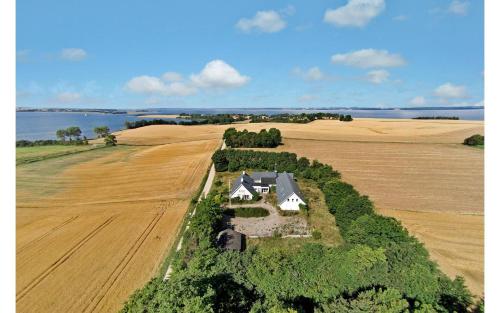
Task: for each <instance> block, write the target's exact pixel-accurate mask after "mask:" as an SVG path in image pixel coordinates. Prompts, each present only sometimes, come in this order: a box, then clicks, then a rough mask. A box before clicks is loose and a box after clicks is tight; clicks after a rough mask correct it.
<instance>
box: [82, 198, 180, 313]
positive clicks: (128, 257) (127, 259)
mask: <svg viewBox="0 0 500 313" xmlns="http://www.w3.org/2000/svg"><path fill="white" fill-rule="evenodd" d="M169 203H170V202H169ZM169 203H167V201H165V200H164V201H162V203H161V205H160V208H159V209H160V210H161V212H160V213H157V214H155V216H154V217H153V219H152V220H151V221H150V222H149V224H148V225H147V226H146V227H145V228H144V230H143V231H142V233H141V234H140V235H139V237H138V238H137V239H136V240H135V241H134V243H133V244H132V246H131V247H130V249H129V250H128V251H127V253H125V255H124V256H123V258H122V259H121V260H120V262H119V263H118V266H117V267H115V269H114V270H113V271H112V272H111V273H110V275H109V276H108V278H107V279H106V280H105V281H104V283H103V284H102V285H101V287H100V289H99V291H103V290H104V291H103V292H101V295H100V296H99V293H97V294H95V295H94V297H93V298H92V299H91V300H90V302H89V303H88V304H87V305H86V306H85V307H84V309H83V312H94V311H95V309H96V308H97V306H98V305H99V304H100V303H101V301H102V300H103V299H104V297H105V296H106V295H107V293H108V292H109V290H110V289H111V288H112V287H113V285H114V284H115V283H116V281H117V280H118V277H120V275H121V274H122V272H123V271H124V270H125V268H126V267H127V265H128V264H129V263H130V261H131V260H132V259H133V258H134V256H135V255H136V254H137V252H138V251H139V249H140V248H141V247H142V245H143V244H144V242H145V241H146V239H147V238H148V237H149V235H150V234H151V232H152V231H153V229H154V228H155V227H156V225H157V224H158V222H159V221H160V220H161V219H162V217H163V215H164V214H165V211H166V210H167V208H168V207H169ZM115 273H116V275H115ZM113 275H115V276H114V277H113ZM108 283H109V285H108V286H106V285H107V284H108ZM98 296H99V297H98ZM96 299H97V301H96V302H95V304H93V303H94V300H96Z"/></svg>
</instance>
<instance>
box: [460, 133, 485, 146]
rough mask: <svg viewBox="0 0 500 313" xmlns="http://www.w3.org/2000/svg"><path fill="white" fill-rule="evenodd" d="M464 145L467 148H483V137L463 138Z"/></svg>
mask: <svg viewBox="0 0 500 313" xmlns="http://www.w3.org/2000/svg"><path fill="white" fill-rule="evenodd" d="M464 145H467V146H483V145H484V136H483V135H479V134H476V135H472V136H470V137H468V138H465V140H464Z"/></svg>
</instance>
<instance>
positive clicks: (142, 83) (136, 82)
mask: <svg viewBox="0 0 500 313" xmlns="http://www.w3.org/2000/svg"><path fill="white" fill-rule="evenodd" d="M125 86H126V89H127V90H129V91H132V92H137V93H162V92H163V91H164V90H165V87H166V85H165V83H164V82H162V81H161V79H159V78H157V77H153V76H147V75H143V76H138V77H134V78H132V79H131V80H129V81H128V82H127V84H126V85H125Z"/></svg>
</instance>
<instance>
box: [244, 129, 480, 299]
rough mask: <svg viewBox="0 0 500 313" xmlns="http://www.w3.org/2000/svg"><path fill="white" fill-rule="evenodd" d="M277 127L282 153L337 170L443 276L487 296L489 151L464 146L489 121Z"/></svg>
mask: <svg viewBox="0 0 500 313" xmlns="http://www.w3.org/2000/svg"><path fill="white" fill-rule="evenodd" d="M255 126H258V125H255ZM255 126H253V127H255ZM273 126H274V125H273ZM277 126H278V128H280V129H281V130H282V133H283V136H284V137H285V139H284V145H283V146H280V147H278V149H277V150H279V151H289V152H294V153H297V154H298V155H299V156H306V157H308V158H310V159H317V160H320V161H322V162H325V163H328V164H331V165H332V166H333V167H334V168H335V169H338V170H339V171H340V172H341V173H342V175H343V178H344V180H345V181H347V182H349V183H351V184H353V185H354V186H355V187H356V188H357V189H358V190H359V191H360V192H362V193H363V194H366V195H369V196H370V198H371V199H373V200H374V202H375V205H376V207H377V208H378V210H379V212H381V213H382V214H386V215H389V216H393V217H396V218H397V219H399V220H401V221H402V223H403V224H404V225H405V226H406V227H407V228H408V230H409V231H410V232H411V233H412V234H413V235H415V236H417V237H418V238H419V239H420V240H421V241H423V242H424V243H425V245H426V247H427V248H428V249H429V251H430V254H431V257H432V258H433V259H434V260H436V261H437V262H438V264H439V265H440V267H441V269H442V270H443V271H444V272H445V273H447V274H448V275H450V276H452V277H454V276H455V275H461V276H464V277H465V279H466V282H467V284H468V286H469V288H470V289H471V290H472V291H473V293H475V294H476V295H482V294H483V290H484V277H483V276H484V264H483V263H484V214H483V213H484V210H483V208H484V201H483V196H484V182H483V178H484V160H483V157H484V151H483V150H482V149H477V148H471V147H466V146H463V145H462V144H461V142H462V141H463V139H464V138H466V137H468V136H470V135H472V134H476V133H480V134H483V133H484V131H483V122H476V121H433V120H419V121H415V120H375V119H356V120H355V121H354V122H351V123H342V122H338V121H316V122H314V123H311V124H305V125H298V127H296V128H295V129H293V127H292V126H294V125H291V124H287V125H286V126H285V127H279V125H277Z"/></svg>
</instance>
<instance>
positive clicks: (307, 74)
mask: <svg viewBox="0 0 500 313" xmlns="http://www.w3.org/2000/svg"><path fill="white" fill-rule="evenodd" d="M292 73H293V74H294V75H296V76H298V77H300V78H302V79H305V80H308V81H319V80H325V79H326V78H327V76H326V75H325V74H324V73H323V72H322V71H321V69H320V68H319V67H317V66H314V67H311V68H309V69H307V70H305V71H304V70H302V69H301V68H300V67H296V68H294V69H293V70H292Z"/></svg>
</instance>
